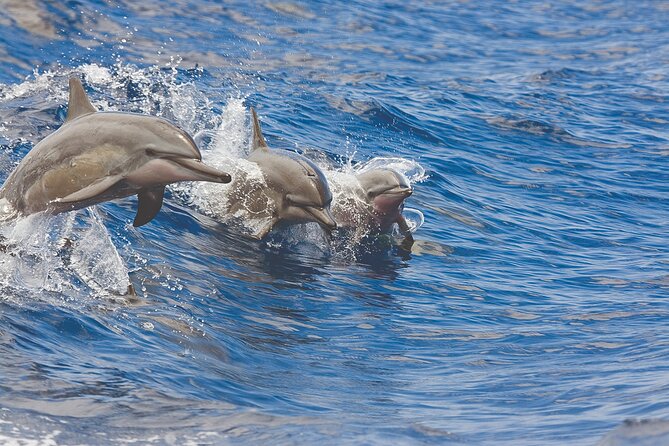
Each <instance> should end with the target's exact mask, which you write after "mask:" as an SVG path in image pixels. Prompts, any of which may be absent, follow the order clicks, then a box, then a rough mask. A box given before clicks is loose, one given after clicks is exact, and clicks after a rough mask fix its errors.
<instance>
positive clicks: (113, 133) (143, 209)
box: [0, 78, 231, 226]
mask: <svg viewBox="0 0 669 446" xmlns="http://www.w3.org/2000/svg"><path fill="white" fill-rule="evenodd" d="M230 179H231V178H230V175H229V174H227V173H224V172H221V171H219V170H216V169H214V168H212V167H209V166H207V165H205V164H203V163H202V155H201V154H200V151H199V150H198V148H197V146H196V145H195V142H194V141H193V139H192V138H191V137H190V136H189V135H188V134H187V133H186V132H185V131H183V130H181V129H180V128H178V127H176V126H175V125H173V124H171V123H170V122H168V121H166V120H164V119H161V118H157V117H153V116H143V115H137V114H133V113H121V112H98V111H97V110H96V109H95V107H93V105H91V103H90V101H89V100H88V97H87V96H86V92H85V91H84V88H83V86H82V85H81V82H80V81H79V79H77V78H71V79H70V97H69V102H68V111H67V118H66V119H65V123H64V124H63V125H62V126H61V127H60V128H59V129H58V130H56V131H55V132H53V133H52V134H50V135H49V136H47V137H46V138H44V139H43V140H42V141H40V142H39V143H38V144H37V145H35V147H33V149H32V150H31V151H30V152H29V153H28V154H27V155H26V156H25V158H23V160H22V161H21V162H20V163H19V165H18V166H17V167H16V169H14V171H13V172H12V173H11V174H10V175H9V178H7V181H5V184H4V185H3V186H2V188H1V189H0V205H1V207H2V208H4V210H5V211H6V212H5V214H6V215H7V214H8V215H30V214H34V213H37V212H41V211H47V212H50V213H59V212H65V211H70V210H75V209H81V208H84V207H87V206H91V205H93V204H97V203H102V202H104V201H109V200H113V199H116V198H122V197H127V196H130V195H134V194H137V197H138V203H137V215H136V216H135V220H134V222H133V225H134V226H142V225H144V224H146V223H148V222H149V221H151V220H152V219H153V218H154V217H155V216H156V214H157V213H158V211H159V210H160V208H161V206H162V203H163V193H164V191H165V186H166V185H168V184H170V183H175V182H178V181H211V182H216V183H228V182H230ZM3 201H4V202H3ZM7 208H9V209H7Z"/></svg>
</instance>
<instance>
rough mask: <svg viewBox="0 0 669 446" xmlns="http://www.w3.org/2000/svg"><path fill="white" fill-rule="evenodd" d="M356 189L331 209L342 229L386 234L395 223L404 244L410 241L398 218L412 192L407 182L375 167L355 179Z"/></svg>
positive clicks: (403, 221)
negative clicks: (357, 228) (403, 239)
mask: <svg viewBox="0 0 669 446" xmlns="http://www.w3.org/2000/svg"><path fill="white" fill-rule="evenodd" d="M355 177H356V180H357V181H358V185H359V187H355V188H354V189H353V190H352V191H351V192H350V193H349V194H347V195H352V196H345V197H344V202H342V203H337V204H336V206H335V207H334V208H333V211H334V214H335V218H336V219H337V221H338V222H340V223H341V225H342V226H343V227H354V226H360V225H362V226H364V227H365V229H367V230H369V231H371V232H373V233H382V234H383V233H389V232H390V231H391V230H392V226H393V224H395V223H397V225H398V227H399V229H400V232H401V233H402V234H403V235H404V237H405V241H411V240H413V236H412V235H411V231H410V228H409V224H408V223H407V221H406V219H405V218H404V216H403V215H402V210H403V209H404V200H405V199H407V198H408V197H409V196H411V194H412V193H413V189H412V188H411V185H410V184H409V180H407V178H406V177H405V176H404V175H402V174H401V173H399V172H397V171H396V170H394V169H391V168H376V169H370V170H367V171H365V172H362V173H359V174H357V175H356V176H355Z"/></svg>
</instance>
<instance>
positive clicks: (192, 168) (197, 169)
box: [167, 157, 232, 183]
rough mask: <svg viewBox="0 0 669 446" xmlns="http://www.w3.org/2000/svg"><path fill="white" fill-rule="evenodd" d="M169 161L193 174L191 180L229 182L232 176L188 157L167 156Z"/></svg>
mask: <svg viewBox="0 0 669 446" xmlns="http://www.w3.org/2000/svg"><path fill="white" fill-rule="evenodd" d="M167 159H168V160H169V161H172V162H173V163H175V164H177V165H179V166H180V167H182V168H185V169H187V170H188V171H189V172H190V173H192V174H193V179H192V180H193V181H211V182H214V183H229V182H230V181H231V180H232V177H231V176H230V174H229V173H226V172H221V171H220V170H218V169H215V168H213V167H210V166H207V165H206V164H204V163H203V162H202V161H200V160H196V159H190V158H177V157H173V158H167Z"/></svg>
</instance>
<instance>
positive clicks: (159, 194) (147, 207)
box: [132, 186, 165, 228]
mask: <svg viewBox="0 0 669 446" xmlns="http://www.w3.org/2000/svg"><path fill="white" fill-rule="evenodd" d="M164 194H165V186H161V187H156V188H154V189H148V190H143V191H141V192H140V193H138V194H137V215H135V221H133V222H132V225H133V226H134V227H136V228H138V227H140V226H142V225H145V224H147V223H148V222H150V221H151V220H153V218H154V217H155V216H156V214H157V213H158V211H160V208H161V207H162V206H163V195H164Z"/></svg>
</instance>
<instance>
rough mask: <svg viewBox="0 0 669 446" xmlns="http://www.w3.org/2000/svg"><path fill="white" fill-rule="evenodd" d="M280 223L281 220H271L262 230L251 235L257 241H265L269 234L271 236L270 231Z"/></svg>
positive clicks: (259, 229)
mask: <svg viewBox="0 0 669 446" xmlns="http://www.w3.org/2000/svg"><path fill="white" fill-rule="evenodd" d="M278 221H279V219H278V218H276V217H273V218H271V219H270V220H269V221H268V222H267V223H266V224H265V225H263V226H261V227H260V228H258V230H257V231H256V232H254V233H253V234H251V237H253V238H254V239H256V240H262V239H264V238H265V237H266V236H267V234H269V231H271V230H272V228H273V227H274V225H276V224H277V223H278Z"/></svg>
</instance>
